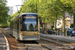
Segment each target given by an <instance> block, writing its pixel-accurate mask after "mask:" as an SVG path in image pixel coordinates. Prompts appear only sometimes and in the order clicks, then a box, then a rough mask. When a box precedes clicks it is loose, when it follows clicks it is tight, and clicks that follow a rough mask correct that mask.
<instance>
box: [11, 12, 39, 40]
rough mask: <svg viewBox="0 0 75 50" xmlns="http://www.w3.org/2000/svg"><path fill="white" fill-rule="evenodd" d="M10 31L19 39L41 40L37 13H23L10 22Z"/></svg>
mask: <svg viewBox="0 0 75 50" xmlns="http://www.w3.org/2000/svg"><path fill="white" fill-rule="evenodd" d="M10 31H11V33H10V34H11V35H13V36H14V37H15V38H16V39H17V40H35V41H36V40H40V22H39V19H38V14H37V13H22V14H19V15H17V16H16V17H15V18H14V19H13V20H12V21H11V22H10Z"/></svg>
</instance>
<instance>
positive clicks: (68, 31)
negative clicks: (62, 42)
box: [67, 28, 72, 36]
mask: <svg viewBox="0 0 75 50" xmlns="http://www.w3.org/2000/svg"><path fill="white" fill-rule="evenodd" d="M71 32H72V28H68V29H67V35H68V36H69V35H71Z"/></svg>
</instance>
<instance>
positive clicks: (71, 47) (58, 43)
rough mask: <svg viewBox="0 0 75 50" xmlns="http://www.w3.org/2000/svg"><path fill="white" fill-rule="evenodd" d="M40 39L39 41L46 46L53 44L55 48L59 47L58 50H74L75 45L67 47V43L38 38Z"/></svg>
mask: <svg viewBox="0 0 75 50" xmlns="http://www.w3.org/2000/svg"><path fill="white" fill-rule="evenodd" d="M40 38H41V40H43V41H46V42H48V44H49V43H50V44H51V43H53V44H55V45H56V46H61V47H59V48H60V49H64V50H73V49H75V48H74V46H75V45H74V46H72V45H69V44H71V43H68V42H64V41H59V40H56V39H51V38H46V37H40ZM50 48H51V47H50Z"/></svg>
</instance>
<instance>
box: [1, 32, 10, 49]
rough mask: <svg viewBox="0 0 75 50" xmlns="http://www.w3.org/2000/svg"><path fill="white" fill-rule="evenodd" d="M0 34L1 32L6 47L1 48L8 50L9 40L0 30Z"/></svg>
mask: <svg viewBox="0 0 75 50" xmlns="http://www.w3.org/2000/svg"><path fill="white" fill-rule="evenodd" d="M0 34H2V36H3V37H4V40H5V46H6V49H3V50H10V46H9V42H8V40H7V38H6V36H5V35H4V34H3V33H1V32H0Z"/></svg>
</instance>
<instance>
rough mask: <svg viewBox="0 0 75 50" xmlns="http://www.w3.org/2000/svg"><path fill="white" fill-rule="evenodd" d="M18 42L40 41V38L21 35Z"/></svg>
mask: <svg viewBox="0 0 75 50" xmlns="http://www.w3.org/2000/svg"><path fill="white" fill-rule="evenodd" d="M20 40H40V36H39V35H38V36H23V35H21V38H20Z"/></svg>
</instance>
